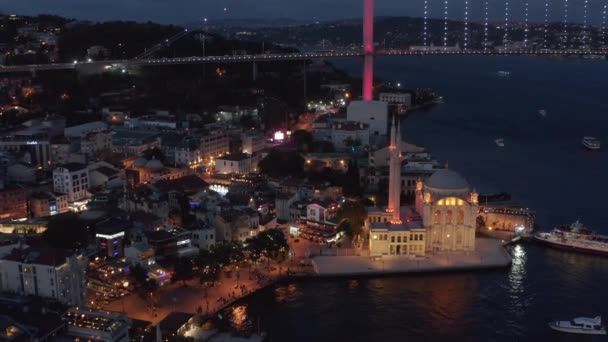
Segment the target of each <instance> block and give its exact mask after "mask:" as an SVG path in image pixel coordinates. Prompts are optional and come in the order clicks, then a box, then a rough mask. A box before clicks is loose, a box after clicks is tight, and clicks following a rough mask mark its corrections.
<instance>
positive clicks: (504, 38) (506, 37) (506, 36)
mask: <svg viewBox="0 0 608 342" xmlns="http://www.w3.org/2000/svg"><path fill="white" fill-rule="evenodd" d="M509 14H510V13H509V0H506V1H505V22H504V35H503V36H502V45H503V46H504V47H506V46H507V43H508V41H509Z"/></svg>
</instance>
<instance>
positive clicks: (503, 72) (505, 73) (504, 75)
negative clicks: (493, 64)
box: [498, 70, 511, 77]
mask: <svg viewBox="0 0 608 342" xmlns="http://www.w3.org/2000/svg"><path fill="white" fill-rule="evenodd" d="M510 75H511V72H510V71H504V70H498V76H501V77H506V76H510Z"/></svg>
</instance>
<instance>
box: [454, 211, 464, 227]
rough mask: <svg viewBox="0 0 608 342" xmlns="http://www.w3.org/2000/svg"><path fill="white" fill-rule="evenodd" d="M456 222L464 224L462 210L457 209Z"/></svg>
mask: <svg viewBox="0 0 608 342" xmlns="http://www.w3.org/2000/svg"><path fill="white" fill-rule="evenodd" d="M456 223H457V224H464V210H462V209H458V215H457V216H456Z"/></svg>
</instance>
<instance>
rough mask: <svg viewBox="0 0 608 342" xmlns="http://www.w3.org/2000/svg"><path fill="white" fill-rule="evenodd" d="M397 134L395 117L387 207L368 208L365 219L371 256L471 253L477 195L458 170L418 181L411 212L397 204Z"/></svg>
mask: <svg viewBox="0 0 608 342" xmlns="http://www.w3.org/2000/svg"><path fill="white" fill-rule="evenodd" d="M397 132H400V130H399V126H398V125H395V120H394V119H393V123H392V125H391V132H390V135H391V137H390V145H389V150H390V164H389V188H388V194H389V200H388V206H387V207H386V208H378V207H373V208H370V209H369V210H368V218H367V221H366V226H367V228H368V229H369V250H370V256H371V257H380V256H409V257H415V256H424V255H425V254H426V253H435V252H469V251H474V250H475V228H476V219H477V213H478V212H479V203H478V194H477V193H476V192H475V191H474V190H471V187H470V185H469V183H468V182H467V181H466V180H465V179H464V178H463V177H462V176H460V175H459V174H458V173H457V172H454V171H452V170H449V169H447V168H446V169H442V170H438V171H435V173H433V175H432V176H431V177H430V178H429V179H428V180H426V182H422V181H418V182H417V184H416V205H415V210H414V209H412V208H408V207H402V206H401V203H400V198H401V194H400V192H401V190H400V188H401V187H400V184H401V179H400V178H401V171H400V170H401V162H402V153H401V151H400V146H401V142H400V140H401V139H400V138H399V137H398V134H397Z"/></svg>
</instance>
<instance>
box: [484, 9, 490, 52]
mask: <svg viewBox="0 0 608 342" xmlns="http://www.w3.org/2000/svg"><path fill="white" fill-rule="evenodd" d="M488 8H489V4H488V0H486V2H485V3H484V17H483V49H484V50H488Z"/></svg>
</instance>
